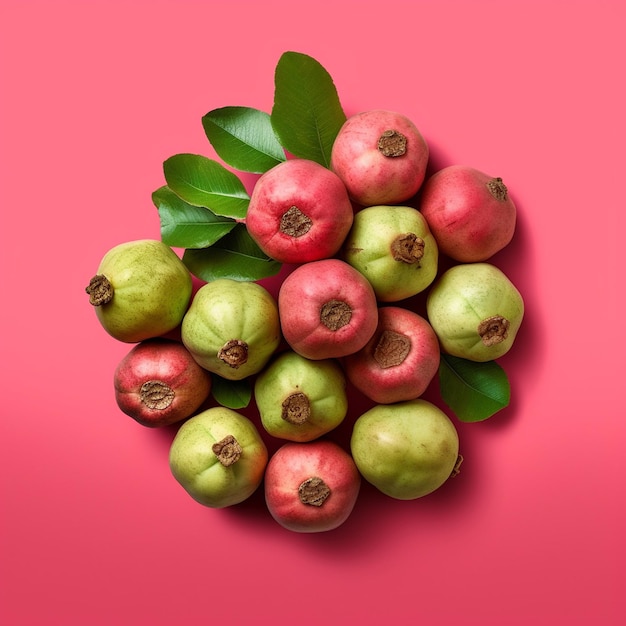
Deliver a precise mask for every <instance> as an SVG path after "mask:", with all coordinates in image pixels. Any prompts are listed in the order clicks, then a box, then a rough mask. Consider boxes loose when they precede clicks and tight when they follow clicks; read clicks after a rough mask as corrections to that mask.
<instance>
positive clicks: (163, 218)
mask: <svg viewBox="0 0 626 626" xmlns="http://www.w3.org/2000/svg"><path fill="white" fill-rule="evenodd" d="M152 202H154V205H155V206H156V208H157V211H158V213H159V219H160V222H161V240H162V241H163V243H166V244H167V245H168V246H172V247H173V248H207V247H208V246H211V245H213V244H214V243H215V242H216V241H218V240H219V239H221V238H222V237H223V236H224V235H226V234H227V233H229V232H230V231H231V230H232V229H233V228H234V227H235V225H236V224H237V222H236V221H235V220H233V219H231V218H229V217H221V216H219V215H215V214H214V213H213V212H212V211H210V210H209V209H207V208H204V207H197V206H192V205H191V204H187V202H185V201H184V200H181V199H180V198H179V197H178V196H177V195H176V194H175V193H174V192H173V191H172V190H171V189H170V188H169V187H168V186H167V185H164V186H163V187H160V188H159V189H157V190H156V191H155V192H154V193H153V194H152Z"/></svg>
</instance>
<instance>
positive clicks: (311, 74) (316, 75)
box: [271, 52, 346, 167]
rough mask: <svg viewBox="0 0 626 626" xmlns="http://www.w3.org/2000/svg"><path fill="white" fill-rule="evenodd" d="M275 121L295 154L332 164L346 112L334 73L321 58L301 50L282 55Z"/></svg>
mask: <svg viewBox="0 0 626 626" xmlns="http://www.w3.org/2000/svg"><path fill="white" fill-rule="evenodd" d="M271 121H272V126H273V127H274V130H275V131H276V134H277V135H278V138H279V139H280V142H281V143H282V145H283V147H284V148H285V149H286V150H288V151H289V152H291V154H293V155H294V156H297V157H300V158H304V159H310V160H312V161H316V162H317V163H320V164H321V165H324V166H325V167H329V166H330V154H331V150H332V146H333V143H334V141H335V138H336V136H337V133H338V132H339V129H340V128H341V126H342V124H343V123H344V122H345V121H346V115H345V113H344V111H343V109H342V106H341V102H340V101H339V96H338V94H337V89H336V88H335V84H334V82H333V79H332V77H331V76H330V74H329V73H328V72H327V71H326V70H325V69H324V67H322V65H320V63H319V62H318V61H316V60H315V59H313V58H312V57H310V56H308V55H306V54H302V53H299V52H285V53H284V54H283V55H282V56H281V57H280V59H279V61H278V64H277V66H276V70H275V73H274V105H273V108H272V115H271Z"/></svg>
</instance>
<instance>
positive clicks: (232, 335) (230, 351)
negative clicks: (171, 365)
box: [181, 278, 281, 380]
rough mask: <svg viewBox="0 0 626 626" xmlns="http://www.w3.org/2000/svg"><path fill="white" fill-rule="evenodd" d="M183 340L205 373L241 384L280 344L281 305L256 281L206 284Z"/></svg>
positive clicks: (192, 307)
mask: <svg viewBox="0 0 626 626" xmlns="http://www.w3.org/2000/svg"><path fill="white" fill-rule="evenodd" d="M181 338H182V342H183V344H184V345H185V347H186V348H187V349H188V350H189V352H190V353H191V355H192V356H193V358H194V359H195V360H196V361H197V362H198V363H199V364H200V365H201V366H202V367H204V368H205V369H206V370H208V371H209V372H212V373H214V374H217V375H218V376H221V377H222V378H226V379H228V380H241V379H243V378H246V377H248V376H251V375H252V374H256V373H257V372H259V371H260V370H261V369H262V368H263V366H264V365H265V364H266V363H267V361H268V360H269V359H270V357H271V356H272V354H273V353H274V351H275V350H276V348H277V347H278V345H279V343H280V340H281V333H280V321H279V317H278V306H277V303H276V301H275V300H274V298H273V296H272V295H271V294H270V293H269V291H267V289H265V288H264V287H263V286H261V285H259V284H258V283H255V282H248V281H238V280H233V279H230V278H221V279H218V280H215V281H212V282H210V283H206V284H205V285H203V286H202V287H200V289H198V291H197V292H196V295H195V296H194V298H193V300H192V302H191V305H190V306H189V310H188V311H187V313H186V314H185V316H184V318H183V321H182V325H181Z"/></svg>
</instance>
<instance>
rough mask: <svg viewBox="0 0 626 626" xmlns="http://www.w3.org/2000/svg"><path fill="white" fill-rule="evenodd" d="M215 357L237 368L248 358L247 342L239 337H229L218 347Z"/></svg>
mask: <svg viewBox="0 0 626 626" xmlns="http://www.w3.org/2000/svg"><path fill="white" fill-rule="evenodd" d="M217 358H218V359H220V361H223V362H224V363H226V365H229V366H230V367H232V368H234V369H237V368H238V367H240V366H241V365H243V364H244V363H245V362H246V361H247V360H248V344H247V343H246V342H245V341H241V340H240V339H231V340H230V341H227V342H226V343H225V344H224V345H223V346H222V347H221V348H220V349H219V352H218V353H217Z"/></svg>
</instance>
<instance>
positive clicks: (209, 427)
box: [169, 407, 269, 508]
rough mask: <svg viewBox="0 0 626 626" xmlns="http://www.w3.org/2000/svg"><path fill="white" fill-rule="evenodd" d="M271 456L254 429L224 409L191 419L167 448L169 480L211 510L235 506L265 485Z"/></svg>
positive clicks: (235, 413) (247, 421)
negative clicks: (172, 478)
mask: <svg viewBox="0 0 626 626" xmlns="http://www.w3.org/2000/svg"><path fill="white" fill-rule="evenodd" d="M268 458H269V455H268V451H267V447H266V446H265V443H264V442H263V439H262V438H261V436H260V434H259V432H258V430H257V429H256V427H255V425H254V424H253V423H252V422H251V421H250V420H249V419H248V418H247V417H245V416H244V415H241V414H240V413H237V412H236V411H233V410H232V409H228V408H226V407H213V408H210V409H207V410H206V411H203V412H202V413H198V415H194V416H193V417H190V418H189V419H188V420H187V421H186V422H184V423H183V425H182V426H181V427H180V428H179V430H178V432H177V433H176V436H175V437H174V440H173V441H172V445H171V447H170V454H169V463H170V469H171V472H172V475H173V476H174V478H175V479H176V480H177V481H178V483H179V484H180V485H181V486H182V487H183V488H184V489H185V491H187V493H188V494H189V495H190V496H191V497H192V498H193V499H194V500H196V501H197V502H199V503H200V504H203V505H205V506H208V507H212V508H223V507H227V506H232V505H234V504H239V503H240V502H243V501H244V500H246V499H247V498H249V497H250V496H251V495H252V494H253V493H254V492H255V491H256V490H257V488H258V487H259V485H260V484H261V481H262V480H263V473H264V472H265V467H266V465H267V461H268Z"/></svg>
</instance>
